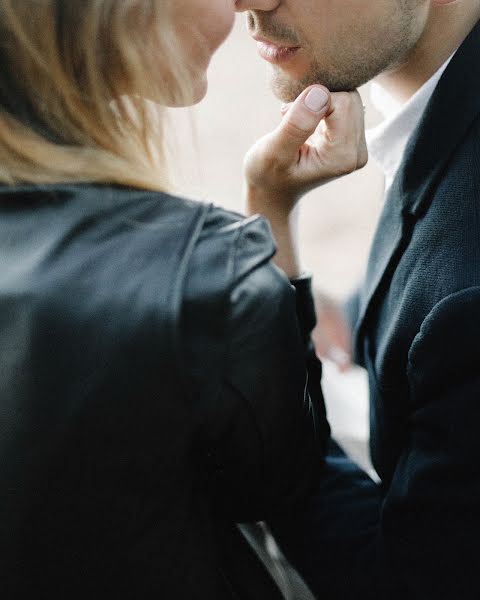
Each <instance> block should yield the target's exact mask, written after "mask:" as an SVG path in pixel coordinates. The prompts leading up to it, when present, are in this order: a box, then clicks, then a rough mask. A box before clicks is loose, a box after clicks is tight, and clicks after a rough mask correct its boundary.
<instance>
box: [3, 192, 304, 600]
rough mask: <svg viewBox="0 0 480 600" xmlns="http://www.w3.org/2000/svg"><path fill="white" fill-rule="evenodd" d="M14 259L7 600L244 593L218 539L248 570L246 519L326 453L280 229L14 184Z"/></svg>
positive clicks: (6, 238) (6, 388) (8, 310)
mask: <svg viewBox="0 0 480 600" xmlns="http://www.w3.org/2000/svg"><path fill="white" fill-rule="evenodd" d="M0 246H1V248H0V254H1V256H2V267H1V269H0V356H1V357H2V360H1V364H0V370H1V377H0V397H1V401H2V409H1V415H0V426H1V427H0V428H1V431H2V435H1V437H0V456H1V461H2V469H1V472H0V478H1V482H0V487H1V489H2V490H5V491H6V493H5V494H3V493H2V496H1V498H0V506H1V509H0V519H1V522H0V530H1V531H2V535H1V536H0V540H1V541H0V549H1V550H0V559H1V561H2V563H3V566H4V568H3V567H2V572H4V573H6V574H7V578H6V580H4V585H5V587H4V589H7V590H11V594H10V595H8V596H7V597H8V598H9V599H10V598H12V599H13V598H23V597H27V596H28V595H29V594H34V593H35V595H37V596H39V597H42V594H43V595H45V597H46V596H48V597H49V598H54V597H56V596H58V597H59V598H60V597H62V598H64V597H70V598H71V597H75V595H77V596H78V597H80V596H82V595H83V596H84V597H85V594H88V595H89V596H90V597H97V596H99V597H100V596H103V595H104V594H106V593H107V592H109V593H111V592H112V591H115V592H116V593H117V594H120V597H125V598H128V597H139V595H140V596H141V595H143V594H147V593H148V594H150V593H154V592H158V593H161V594H163V595H164V594H165V593H166V592H172V593H175V597H177V598H183V597H184V598H196V597H198V598H204V597H211V598H214V597H228V596H226V595H225V592H220V591H219V590H220V589H221V588H222V586H223V585H225V581H222V580H224V576H223V575H222V564H223V563H224V562H225V560H226V559H225V556H223V554H225V553H224V552H219V551H218V548H217V546H218V539H216V538H217V536H219V537H225V536H227V537H230V538H231V541H230V543H229V545H230V546H231V545H232V543H233V544H234V543H238V547H239V552H240V553H242V554H243V553H245V552H246V554H245V556H243V558H242V561H243V562H245V560H246V559H245V557H246V555H247V554H248V551H247V550H246V549H245V548H243V547H242V542H241V541H240V539H239V538H238V534H237V532H236V531H234V526H233V525H232V523H234V522H235V521H240V520H245V519H256V518H264V517H265V516H266V515H267V514H269V512H270V511H274V510H276V508H277V506H276V505H277V504H279V505H281V504H282V502H283V501H284V500H285V501H287V502H288V501H289V499H290V496H291V495H293V496H294V495H295V494H296V493H298V491H300V490H301V488H302V486H303V485H304V484H305V482H306V481H307V480H308V473H309V471H310V465H311V461H312V455H311V450H312V445H313V444H314V440H313V431H312V427H313V422H312V420H311V418H310V417H309V416H308V406H306V407H304V406H303V399H302V398H297V399H296V398H295V396H298V390H301V389H302V386H301V381H302V380H303V377H304V372H303V368H304V367H303V365H304V362H303V358H302V356H300V355H298V349H299V347H301V344H302V343H301V341H300V334H299V331H298V325H297V323H296V319H295V318H294V316H293V315H294V310H293V304H292V303H293V302H294V297H293V293H292V290H291V288H290V286H289V284H288V282H287V281H286V280H285V278H284V277H283V276H281V275H280V273H279V272H278V271H277V270H276V269H275V268H274V267H273V266H272V265H271V264H270V263H269V258H270V255H271V254H272V252H273V250H274V249H273V245H272V242H271V240H270V238H269V235H268V231H267V229H266V226H265V224H264V222H263V221H259V220H258V219H256V220H254V221H252V220H251V219H250V220H241V219H240V217H238V216H235V215H232V214H230V213H226V212H225V211H221V210H220V209H214V208H212V207H209V206H206V205H203V204H198V203H193V202H188V201H185V200H181V199H179V198H175V197H171V196H167V195H164V194H158V193H151V192H139V191H134V190H130V189H127V188H120V187H108V186H86V185H77V186H75V185H68V186H67V185H64V186H60V185H59V186H49V187H46V188H35V187H33V186H32V187H24V188H4V189H3V190H2V191H1V193H0ZM232 300H233V304H234V305H235V309H234V310H233V309H232V306H233V304H232ZM270 300H271V301H273V302H270ZM283 311H284V312H285V326H282V327H280V328H278V319H279V316H280V315H281V313H282V312H283ZM292 317H293V318H292ZM271 319H273V321H274V322H275V323H276V329H275V330H273V331H270V326H271V324H272V323H271ZM259 340H261V342H259ZM280 344H282V345H283V344H286V345H287V347H285V348H282V347H280ZM288 345H290V346H291V349H289V348H288ZM292 345H293V346H292ZM295 354H296V356H295ZM252 361H253V362H252ZM279 368H280V369H282V368H283V369H287V370H288V375H287V374H286V375H285V377H283V376H282V375H280V376H279V374H278V370H279ZM262 379H263V381H262ZM252 387H255V388H256V389H255V390H253V389H251V388H252ZM270 409H274V410H275V412H276V414H275V415H272V412H271V410H270ZM292 419H293V422H292ZM295 422H296V423H297V426H295ZM283 430H285V432H286V433H287V432H290V433H289V434H288V435H289V437H290V441H291V442H293V443H294V444H296V446H297V451H292V447H291V444H290V443H289V440H288V438H284V437H283V436H282V435H281V434H282V432H283ZM277 436H278V439H276V437H277ZM283 443H285V448H282V445H283ZM265 446H267V447H265ZM269 446H270V447H269ZM287 450H288V452H287ZM302 469H303V470H304V476H303V477H302V475H301V473H302ZM293 480H295V484H293ZM276 495H278V496H279V497H280V499H279V500H278V501H277V500H276V499H275V496H276ZM214 505H215V508H213V507H214ZM232 540H233V542H232ZM231 552H232V550H231ZM227 554H228V553H227ZM237 558H238V559H239V558H240V555H239V554H238V555H237ZM233 560H234V559H233ZM185 573H188V583H187V582H186V581H185V578H184V577H185ZM264 585H265V586H266V590H268V589H270V584H269V583H268V582H265V584H264ZM247 589H248V585H247ZM255 589H257V590H258V589H259V586H258V585H256V586H255ZM271 593H272V594H273V593H274V592H273V591H272V592H271Z"/></svg>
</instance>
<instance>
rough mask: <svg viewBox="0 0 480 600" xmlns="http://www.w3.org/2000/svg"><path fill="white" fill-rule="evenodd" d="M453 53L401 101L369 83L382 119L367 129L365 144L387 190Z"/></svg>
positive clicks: (372, 96) (375, 84)
mask: <svg viewBox="0 0 480 600" xmlns="http://www.w3.org/2000/svg"><path fill="white" fill-rule="evenodd" d="M454 54H455V53H454ZM454 54H452V56H450V58H449V59H448V60H447V61H446V62H445V63H444V64H443V65H442V66H441V67H440V69H438V71H437V72H436V73H435V74H434V75H433V76H432V77H431V78H430V79H429V80H428V81H427V82H426V83H424V84H423V86H422V87H421V88H420V89H419V90H418V91H417V92H416V93H415V94H414V95H413V96H412V97H411V98H410V100H408V101H407V102H406V103H405V104H402V103H401V102H399V101H398V100H396V99H395V98H394V97H393V96H391V95H390V94H389V93H388V92H387V91H386V90H384V89H383V88H382V87H381V86H380V85H379V84H378V83H376V82H373V83H372V86H371V100H372V103H373V105H374V106H375V108H376V109H377V110H378V111H379V112H380V113H381V114H382V115H383V116H384V118H385V120H384V121H382V123H380V125H377V127H374V128H373V129H369V130H368V131H367V144H368V150H369V154H370V156H371V158H372V159H373V160H374V161H375V162H376V163H378V164H379V166H380V167H381V169H382V170H383V172H384V174H385V185H386V188H387V190H388V188H389V187H390V185H391V184H392V182H393V179H394V177H395V175H396V173H397V170H398V168H399V167H400V164H401V162H402V159H403V154H404V152H405V148H406V147H407V144H408V141H409V139H410V136H411V135H412V133H413V132H414V131H415V129H416V128H417V126H418V125H419V123H420V120H421V118H422V116H423V113H424V111H425V109H426V107H427V104H428V102H429V100H430V98H431V97H432V94H433V92H434V91H435V88H436V87H437V84H438V82H439V81H440V78H441V77H442V75H443V73H444V71H445V69H446V68H447V67H448V64H449V63H450V61H451V60H452V58H453V56H454Z"/></svg>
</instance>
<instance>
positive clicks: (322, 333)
mask: <svg viewBox="0 0 480 600" xmlns="http://www.w3.org/2000/svg"><path fill="white" fill-rule="evenodd" d="M314 300H315V312H316V315H317V325H316V327H315V329H314V330H313V332H312V339H313V343H314V346H315V351H316V353H317V356H318V357H319V358H320V359H327V360H330V361H332V362H333V363H335V364H336V365H337V367H338V369H339V370H340V371H346V370H347V369H349V368H350V367H351V366H352V339H351V333H350V328H349V326H348V323H347V321H346V319H345V316H344V314H343V311H342V309H341V307H340V306H339V305H338V304H337V302H335V300H333V299H332V298H330V297H329V296H327V295H326V294H324V293H322V292H320V291H319V290H318V289H316V290H314Z"/></svg>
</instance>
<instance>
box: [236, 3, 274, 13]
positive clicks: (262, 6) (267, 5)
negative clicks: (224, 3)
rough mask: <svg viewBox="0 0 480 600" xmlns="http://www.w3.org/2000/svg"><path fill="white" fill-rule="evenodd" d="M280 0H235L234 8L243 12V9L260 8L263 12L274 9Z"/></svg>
mask: <svg viewBox="0 0 480 600" xmlns="http://www.w3.org/2000/svg"><path fill="white" fill-rule="evenodd" d="M281 1H282V0H237V1H236V2H235V10H236V11H237V12H243V11H244V10H261V11H264V12H267V11H270V10H275V9H276V8H277V6H278V5H279V4H280V3H281Z"/></svg>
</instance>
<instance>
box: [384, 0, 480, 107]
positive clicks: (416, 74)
mask: <svg viewBox="0 0 480 600" xmlns="http://www.w3.org/2000/svg"><path fill="white" fill-rule="evenodd" d="M479 19H480V7H479V6H478V2H477V0H474V1H473V2H471V1H470V0H468V1H465V2H454V3H452V4H446V5H442V6H441V5H438V6H434V7H432V8H431V11H430V14H429V17H428V21H427V25H426V27H425V30H424V32H423V34H422V36H421V38H420V40H419V42H418V43H417V45H416V46H415V47H414V49H413V50H412V51H411V52H410V54H409V55H408V57H407V60H406V61H405V62H404V63H403V64H402V65H401V66H400V67H397V68H396V69H394V70H392V71H386V72H384V73H381V74H380V75H379V76H378V77H377V78H376V81H377V83H379V85H381V86H382V87H383V88H384V89H385V90H386V91H387V92H389V94H391V95H392V96H393V97H394V98H395V99H397V100H398V101H399V102H402V103H404V102H407V101H408V100H409V99H410V98H411V97H412V96H413V95H414V94H415V92H417V91H418V90H419V89H420V88H421V87H422V86H423V84H424V83H425V82H427V81H428V80H429V79H430V77H432V76H433V75H434V74H435V73H436V72H437V71H438V69H440V67H441V66H442V65H443V63H444V62H445V61H446V60H447V59H448V58H449V57H450V56H451V55H452V54H453V53H454V52H455V50H457V48H458V47H459V46H460V45H461V44H462V42H463V41H464V40H465V38H466V37H467V36H468V34H469V33H470V31H471V30H472V29H473V27H474V25H475V23H477V21H478V20H479Z"/></svg>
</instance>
